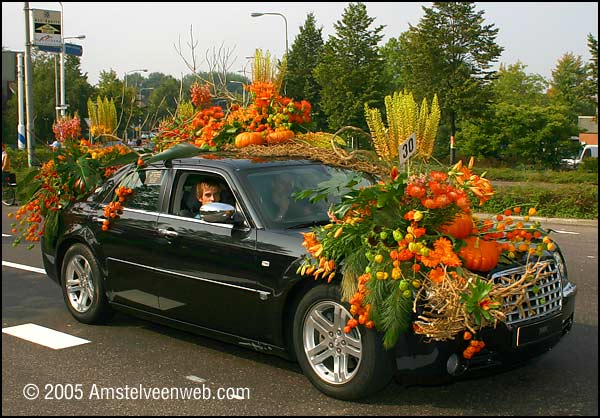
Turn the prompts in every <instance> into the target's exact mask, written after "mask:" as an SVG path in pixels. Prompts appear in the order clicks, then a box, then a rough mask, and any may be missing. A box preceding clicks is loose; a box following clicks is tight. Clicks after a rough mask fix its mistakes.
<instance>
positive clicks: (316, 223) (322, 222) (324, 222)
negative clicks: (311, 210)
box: [286, 219, 330, 229]
mask: <svg viewBox="0 0 600 418" xmlns="http://www.w3.org/2000/svg"><path fill="white" fill-rule="evenodd" d="M329 222H330V221H329V219H321V220H319V221H310V222H303V223H299V224H296V225H292V226H289V227H287V228H286V229H301V228H309V227H311V226H321V225H327V224H328V223H329Z"/></svg>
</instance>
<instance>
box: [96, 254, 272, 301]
mask: <svg viewBox="0 0 600 418" xmlns="http://www.w3.org/2000/svg"><path fill="white" fill-rule="evenodd" d="M106 260H107V261H108V260H112V261H117V262H120V263H124V264H129V265H132V266H136V267H141V268H145V269H148V270H154V271H158V272H160V273H165V274H172V275H175V276H179V277H185V278H188V279H193V280H200V281H203V282H207V283H213V284H219V285H221V286H227V287H233V288H235V289H240V290H246V291H249V292H253V293H258V294H259V296H260V298H261V300H265V299H266V298H267V297H268V296H269V295H270V293H269V292H265V291H262V290H256V289H251V288H249V287H244V286H238V285H236V284H231V283H223V282H219V281H216V280H212V279H206V278H204V277H197V276H190V275H189V274H183V273H177V272H174V271H169V270H163V269H159V268H156V267H150V266H145V265H143V264H138V263H133V262H131V261H125V260H120V259H118V258H113V257H108V258H107V259H106Z"/></svg>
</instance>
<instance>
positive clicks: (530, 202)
mask: <svg viewBox="0 0 600 418" xmlns="http://www.w3.org/2000/svg"><path fill="white" fill-rule="evenodd" d="M492 184H494V182H493V181H492ZM494 190H495V191H496V193H495V195H494V198H493V199H491V200H490V201H488V202H486V203H485V204H484V205H483V206H482V207H480V208H478V209H477V210H478V211H479V212H483V213H501V212H503V211H504V210H505V209H507V208H513V207H515V206H534V207H536V208H537V210H538V216H542V217H548V218H573V219H598V186H597V185H594V184H579V185H577V186H573V185H572V184H569V185H567V184H565V185H557V184H551V183H545V184H544V183H530V184H515V185H510V184H503V185H497V186H494Z"/></svg>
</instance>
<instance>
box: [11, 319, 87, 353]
mask: <svg viewBox="0 0 600 418" xmlns="http://www.w3.org/2000/svg"><path fill="white" fill-rule="evenodd" d="M2 333H3V334H9V335H13V336H15V337H18V338H22V339H24V340H27V341H31V342H32V343H36V344H40V345H43V346H45V347H50V348H52V349H54V350H60V349H62V348H68V347H74V346H76V345H81V344H87V343H89V342H91V341H88V340H84V339H83V338H79V337H75V336H73V335H69V334H65V333H64V332H60V331H55V330H53V329H50V328H45V327H42V326H39V325H36V324H23V325H17V326H14V327H8V328H2Z"/></svg>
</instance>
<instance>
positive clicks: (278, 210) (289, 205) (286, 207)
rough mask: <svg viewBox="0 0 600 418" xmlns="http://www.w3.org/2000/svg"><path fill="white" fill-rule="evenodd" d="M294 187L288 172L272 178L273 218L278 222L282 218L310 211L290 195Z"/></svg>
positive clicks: (293, 216) (299, 215)
mask: <svg viewBox="0 0 600 418" xmlns="http://www.w3.org/2000/svg"><path fill="white" fill-rule="evenodd" d="M295 187H296V186H295V182H294V178H293V177H292V176H290V175H289V174H282V175H281V176H279V177H278V178H277V179H274V180H273V186H272V194H271V199H272V201H273V203H274V204H275V213H274V216H273V220H275V221H278V222H279V221H282V220H284V219H288V220H289V219H293V218H296V217H301V216H304V215H307V214H309V213H310V209H309V208H308V207H304V206H302V205H301V204H299V202H297V201H296V200H295V199H294V198H293V197H292V194H293V193H294V191H295Z"/></svg>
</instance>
